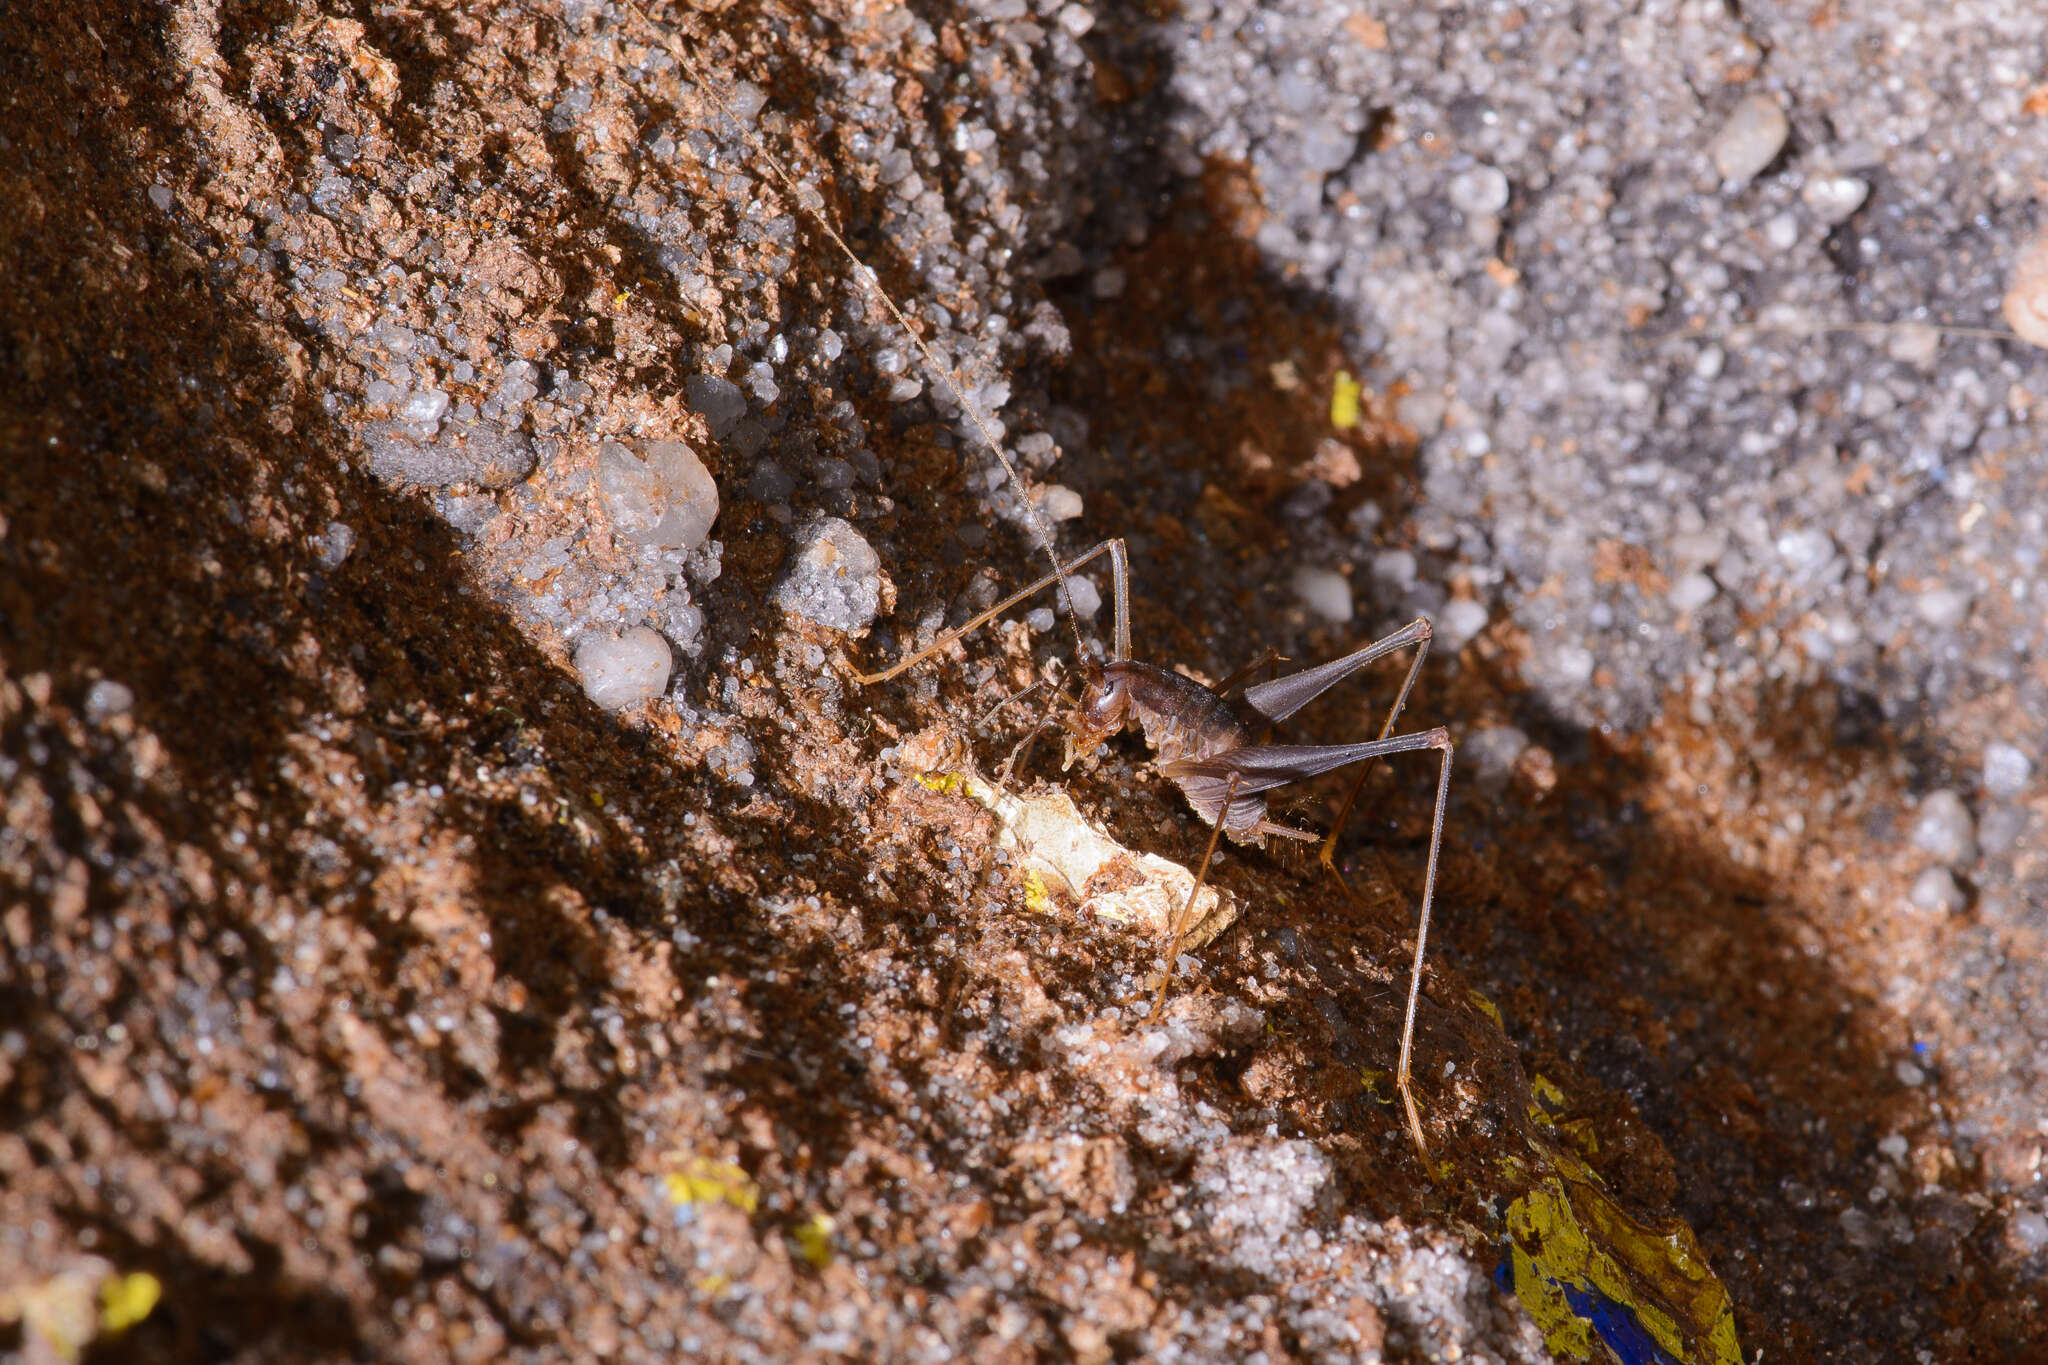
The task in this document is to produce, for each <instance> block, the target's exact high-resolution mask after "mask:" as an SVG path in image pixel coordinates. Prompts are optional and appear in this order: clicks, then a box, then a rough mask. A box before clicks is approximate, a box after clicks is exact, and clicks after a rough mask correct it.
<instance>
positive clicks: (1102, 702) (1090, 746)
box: [1060, 662, 1131, 768]
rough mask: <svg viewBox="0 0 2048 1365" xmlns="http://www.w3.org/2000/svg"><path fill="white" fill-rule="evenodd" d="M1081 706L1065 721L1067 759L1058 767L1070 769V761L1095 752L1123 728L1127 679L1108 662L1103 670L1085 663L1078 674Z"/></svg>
mask: <svg viewBox="0 0 2048 1365" xmlns="http://www.w3.org/2000/svg"><path fill="white" fill-rule="evenodd" d="M1082 678H1083V682H1082V686H1081V704H1080V705H1079V706H1077V707H1075V708H1074V714H1073V715H1072V716H1071V717H1069V718H1068V720H1067V757H1066V761H1065V762H1064V763H1063V764H1061V765H1060V766H1061V767H1063V768H1071V767H1073V766H1074V760H1075V759H1077V758H1081V757H1084V756H1086V755H1088V754H1092V753H1094V752H1095V746H1096V745H1098V744H1100V743H1102V741H1104V740H1105V739H1108V738H1109V737H1110V736H1111V735H1113V734H1115V733H1116V732H1117V731H1119V730H1121V729H1123V728H1124V721H1125V720H1126V719H1128V718H1129V716H1130V713H1131V680H1130V677H1129V675H1128V674H1127V673H1126V672H1125V670H1124V669H1123V668H1121V667H1119V666H1118V664H1116V663H1114V662H1112V663H1111V664H1110V665H1109V667H1107V668H1103V667H1101V666H1100V665H1097V664H1089V665H1088V669H1087V672H1086V673H1084V674H1083V675H1082Z"/></svg>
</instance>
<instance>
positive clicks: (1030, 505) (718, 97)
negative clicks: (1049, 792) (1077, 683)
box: [646, 16, 1087, 664]
mask: <svg viewBox="0 0 2048 1365" xmlns="http://www.w3.org/2000/svg"><path fill="white" fill-rule="evenodd" d="M646 17H648V19H649V22H650V23H653V22H656V21H654V20H653V19H652V17H651V16H646ZM669 55H671V56H673V57H674V58H675V59H676V62H677V64H678V65H680V66H681V67H682V68H683V70H684V71H685V72H687V73H688V74H689V77H690V79H691V80H692V81H693V82H695V83H696V86H697V88H698V89H699V90H700V91H702V92H703V93H704V94H705V95H707V96H708V97H709V98H710V100H711V102H712V103H713V104H715V105H717V106H718V109H719V112H720V113H722V114H724V115H725V117H726V118H727V119H728V120H730V121H731V123H732V125H733V127H735V128H737V129H738V130H739V134H740V138H741V140H743V141H744V142H745V143H746V144H747V150H749V151H750V152H752V153H753V154H754V155H755V156H756V157H758V158H760V162H761V164H762V165H763V166H766V167H767V168H768V173H769V174H770V175H772V176H773V177H774V178H775V181H776V183H777V184H779V185H781V187H782V189H783V191H784V192H785V193H787V194H788V195H789V197H790V199H791V200H792V201H794V202H795V204H796V205H797V207H798V208H799V209H800V210H802V212H803V213H804V215H805V216H806V217H808V218H809V219H810V220H811V221H812V222H813V223H815V224H816V225H817V227H818V229H819V231H821V232H823V233H824V234H825V236H826V237H827V238H829V239H830V240H831V242H832V245H833V246H835V247H838V248H839V252H840V254H841V255H842V256H844V257H846V260H847V264H849V265H851V266H852V267H853V273H854V274H855V276H857V277H858V278H859V279H860V281H861V282H862V283H863V284H865V285H867V287H868V289H869V290H870V291H871V292H872V293H873V294H874V296H875V297H876V298H877V299H879V300H881V303H882V307H883V308H884V309H886V310H887V311H888V314H889V316H890V317H892V318H894V319H895V320H896V325H897V326H898V327H901V328H902V329H903V330H904V331H905V332H907V333H909V334H910V341H911V344H912V345H914V346H916V347H917V352H918V354H919V355H920V356H922V357H923V358H924V363H925V365H926V366H927V367H928V368H930V370H931V371H932V373H934V374H936V375H937V376H938V377H939V378H940V379H941V380H942V381H943V382H944V383H945V385H946V388H947V390H948V391H950V392H951V393H952V395H953V400H954V401H955V402H956V403H958V404H959V405H960V410H961V411H962V412H965V413H966V414H967V418H968V420H969V421H971V422H972V423H973V424H974V429H975V431H976V432H978V433H979V434H980V436H981V439H982V442H983V444H985V445H986V446H988V448H989V450H990V451H991V452H993V453H994V455H995V457H996V459H997V461H998V462H999V463H1001V465H1002V466H1003V473H1005V474H1007V475H1008V476H1009V479H1010V487H1012V488H1014V489H1015V490H1016V491H1017V501H1018V502H1019V503H1020V504H1022V505H1023V508H1024V515H1025V518H1026V519H1027V520H1028V521H1029V522H1030V523H1031V529H1032V530H1033V531H1034V532H1035V533H1036V534H1037V536H1038V543H1039V546H1040V548H1042V549H1043V550H1044V551H1045V556H1046V558H1047V559H1050V560H1051V561H1052V571H1053V577H1054V578H1055V579H1056V580H1057V582H1058V584H1059V595H1060V603H1061V605H1062V606H1064V607H1065V608H1066V609H1067V626H1068V628H1069V629H1070V630H1072V631H1073V634H1074V658H1075V659H1076V660H1077V661H1079V662H1081V663H1083V664H1085V662H1086V660H1087V649H1086V646H1085V645H1084V644H1083V643H1082V640H1081V621H1080V617H1079V615H1078V614H1077V613H1076V612H1075V610H1074V597H1073V594H1072V593H1070V592H1069V591H1068V590H1067V574H1066V570H1065V569H1063V568H1062V567H1061V566H1060V557H1059V550H1058V547H1057V545H1056V544H1055V542H1054V540H1053V534H1052V523H1051V522H1049V521H1047V520H1046V519H1045V513H1043V512H1042V511H1040V510H1039V507H1038V504H1037V503H1035V502H1033V501H1032V500H1031V497H1030V495H1029V494H1028V493H1027V492H1026V491H1025V487H1024V479H1023V476H1022V475H1021V474H1019V473H1018V472H1017V466H1016V464H1015V462H1014V461H1012V460H1011V459H1010V457H1009V456H1008V455H1007V454H1006V453H1004V451H1003V447H1002V443H1001V442H1000V441H998V440H996V437H995V432H994V430H993V429H992V428H991V427H990V425H989V422H988V419H987V418H986V417H984V416H982V413H981V409H980V408H978V407H976V406H975V405H974V404H973V403H972V402H970V401H968V398H967V393H966V391H965V389H963V388H962V386H961V384H960V380H959V377H958V376H957V375H955V374H954V373H953V370H952V368H951V367H950V366H947V365H944V364H942V363H940V361H939V356H938V353H937V352H936V351H934V350H933V349H932V348H931V344H930V343H929V342H927V341H926V340H925V339H924V336H923V335H922V334H921V333H920V332H919V331H918V330H917V328H915V327H913V326H912V325H911V323H910V318H909V316H908V315H907V314H906V313H905V312H904V311H903V309H902V308H900V307H898V306H897V303H896V300H895V299H893V298H891V297H890V296H889V291H888V290H886V289H884V288H883V287H882V279H881V276H879V275H877V274H876V273H875V271H874V269H873V267H871V266H869V265H868V264H867V263H866V262H865V261H863V260H861V258H860V257H859V256H858V255H856V254H855V252H854V249H853V248H852V246H850V245H848V243H847V241H846V239H845V238H844V237H842V236H840V235H839V229H837V228H835V227H833V226H832V221H831V220H830V219H829V218H827V217H826V216H825V204H824V198H823V196H822V195H821V194H819V192H818V191H817V190H816V189H811V190H810V192H809V193H808V194H806V193H805V189H806V187H805V186H804V185H802V184H801V183H799V182H798V180H797V178H796V177H795V176H793V175H791V174H790V173H789V171H788V170H787V169H785V168H784V166H783V164H782V162H781V161H780V160H779V159H778V158H777V157H776V156H775V154H774V153H773V152H771V151H769V150H768V148H767V146H766V144H764V143H763V142H762V141H761V139H760V138H759V137H757V136H756V135H755V133H754V130H753V129H752V128H751V127H749V126H748V125H747V123H746V121H745V120H744V119H742V118H740V116H739V115H738V114H736V113H734V112H733V107H732V105H731V104H729V103H727V102H726V98H725V96H724V95H723V94H722V93H721V92H720V91H719V89H718V87H717V86H716V85H715V84H714V83H713V82H712V80H711V79H710V78H709V77H708V76H707V75H706V74H705V72H704V69H703V68H702V67H701V66H699V65H698V64H697V61H696V58H695V57H694V56H693V55H692V54H690V53H688V52H679V51H673V50H672V51H671V52H670V54H669ZM814 201H815V202H814Z"/></svg>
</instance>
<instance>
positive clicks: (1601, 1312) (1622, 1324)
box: [1552, 1281, 1683, 1365]
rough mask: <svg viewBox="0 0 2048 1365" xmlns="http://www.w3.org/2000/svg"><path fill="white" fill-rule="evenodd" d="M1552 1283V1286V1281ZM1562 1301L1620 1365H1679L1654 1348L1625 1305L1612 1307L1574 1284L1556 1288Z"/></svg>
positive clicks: (1611, 1302) (1653, 1340) (1602, 1297)
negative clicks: (1595, 1333) (1559, 1290)
mask: <svg viewBox="0 0 2048 1365" xmlns="http://www.w3.org/2000/svg"><path fill="white" fill-rule="evenodd" d="M1552 1283H1556V1282H1555V1281H1552ZM1557 1287H1558V1288H1559V1289H1561V1290H1563V1291H1564V1301H1565V1302H1566V1303H1568V1304H1570V1305H1571V1310H1572V1312H1574V1313H1576V1314H1578V1315H1579V1316H1580V1317H1581V1318H1583V1319H1585V1321H1587V1322H1588V1323H1590V1324H1592V1327H1593V1330H1594V1331H1596V1332H1598V1333H1599V1334H1600V1340H1602V1341H1604V1342H1606V1343H1607V1348H1608V1349H1609V1350H1611V1351H1613V1352H1614V1354H1615V1355H1616V1356H1617V1357H1618V1358H1619V1359H1620V1360H1621V1365H1683V1362H1681V1361H1679V1360H1677V1359H1675V1358H1674V1357H1673V1356H1672V1355H1671V1353H1670V1352H1669V1351H1666V1350H1665V1349H1664V1348H1663V1347H1662V1346H1659V1345H1658V1344H1657V1339H1656V1338H1655V1337H1653V1336H1651V1335H1650V1331H1649V1329H1648V1328H1646V1327H1644V1326H1643V1322H1642V1319H1641V1318H1638V1317H1637V1316H1636V1314H1635V1310H1634V1309H1632V1308H1630V1307H1629V1306H1628V1305H1627V1304H1624V1303H1616V1302H1615V1301H1614V1300H1613V1299H1610V1298H1608V1297H1607V1296H1606V1295H1605V1294H1603V1293H1601V1292H1600V1291H1599V1290H1597V1289H1593V1288H1581V1287H1580V1286H1578V1285H1575V1284H1560V1285H1558V1286H1557Z"/></svg>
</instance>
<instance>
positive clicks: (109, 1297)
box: [100, 1270, 164, 1334]
mask: <svg viewBox="0 0 2048 1365" xmlns="http://www.w3.org/2000/svg"><path fill="white" fill-rule="evenodd" d="M163 1296H164V1286H163V1281H161V1280H159V1279H157V1277H156V1276H154V1275H152V1274H150V1273H149V1272H148V1271H146V1270H138V1271H135V1272H134V1273H133V1274H129V1275H116V1276H114V1277H113V1278H112V1279H110V1280H108V1281H107V1282H106V1283H105V1284H103V1285H101V1286H100V1330H101V1331H102V1332H106V1333H109V1334H112V1333H115V1332H125V1331H127V1330H128V1329H129V1328H130V1327H133V1326H134V1325H135V1324H136V1323H138V1322H141V1321H142V1320H143V1319H144V1318H146V1317H148V1316H149V1315H150V1313H151V1312H153V1311H154V1310H155V1308H156V1305H157V1302H158V1300H160V1299H162V1298H163Z"/></svg>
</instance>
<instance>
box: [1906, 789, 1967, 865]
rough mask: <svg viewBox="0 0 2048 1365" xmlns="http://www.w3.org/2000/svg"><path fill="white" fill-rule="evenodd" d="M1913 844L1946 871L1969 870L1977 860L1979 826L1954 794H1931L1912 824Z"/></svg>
mask: <svg viewBox="0 0 2048 1365" xmlns="http://www.w3.org/2000/svg"><path fill="white" fill-rule="evenodd" d="M1913 844H1914V846H1915V847H1916V848H1919V849H1921V850H1922V851H1923V852H1926V853H1929V854H1931V855H1933V857H1934V858H1935V859H1936V860H1937V861H1938V862H1940V863H1941V864H1942V865H1943V866H1945V867H1967V866H1968V865H1969V864H1971V863H1973V862H1975V861H1976V859H1977V823H1976V821H1975V820H1974V819H1972V818H1971V816H1970V808H1969V807H1968V806H1966V805H1964V804H1963V798H1962V797H1961V796H1958V795H1957V794H1956V793H1955V792H1952V791H1948V790H1942V791H1936V792H1929V793H1928V794H1927V796H1926V797H1925V798H1924V799H1923V800H1922V801H1921V802H1920V811H1919V814H1918V815H1917V816H1916V817H1915V818H1914V821H1913Z"/></svg>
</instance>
